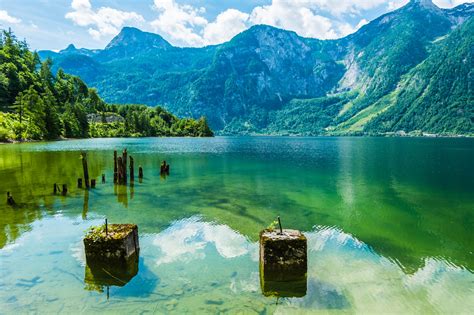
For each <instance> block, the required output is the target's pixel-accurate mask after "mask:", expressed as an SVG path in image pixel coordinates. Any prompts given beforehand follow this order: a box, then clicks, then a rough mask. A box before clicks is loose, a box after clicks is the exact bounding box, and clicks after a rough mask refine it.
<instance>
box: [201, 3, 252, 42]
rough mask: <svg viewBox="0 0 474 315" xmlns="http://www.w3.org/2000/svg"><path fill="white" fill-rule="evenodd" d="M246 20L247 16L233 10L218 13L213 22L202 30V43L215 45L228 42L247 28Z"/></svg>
mask: <svg viewBox="0 0 474 315" xmlns="http://www.w3.org/2000/svg"><path fill="white" fill-rule="evenodd" d="M248 19H249V14H246V13H243V12H241V11H239V10H235V9H228V10H226V11H224V12H222V13H220V14H219V15H218V16H217V17H216V20H215V21H214V22H212V23H209V24H207V25H206V27H205V28H204V31H203V39H204V42H205V43H207V44H216V43H222V42H225V41H228V40H229V39H231V38H232V37H233V36H235V35H237V34H238V33H240V32H242V31H244V30H245V29H247V28H248Z"/></svg>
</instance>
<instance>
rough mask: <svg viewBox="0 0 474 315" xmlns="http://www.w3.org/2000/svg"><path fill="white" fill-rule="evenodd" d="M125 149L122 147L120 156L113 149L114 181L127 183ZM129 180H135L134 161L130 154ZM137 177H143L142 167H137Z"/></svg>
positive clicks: (140, 178)
mask: <svg viewBox="0 0 474 315" xmlns="http://www.w3.org/2000/svg"><path fill="white" fill-rule="evenodd" d="M127 158H128V154H127V149H124V150H123V152H122V156H119V157H117V151H116V150H115V151H114V183H115V184H127ZM129 169H130V182H133V181H135V163H134V160H133V157H132V156H130V165H129ZM138 179H139V180H142V179H143V168H142V167H141V165H140V166H139V167H138Z"/></svg>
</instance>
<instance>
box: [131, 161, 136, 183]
mask: <svg viewBox="0 0 474 315" xmlns="http://www.w3.org/2000/svg"><path fill="white" fill-rule="evenodd" d="M133 181H135V171H134V169H133V157H132V156H131V155H130V182H133Z"/></svg>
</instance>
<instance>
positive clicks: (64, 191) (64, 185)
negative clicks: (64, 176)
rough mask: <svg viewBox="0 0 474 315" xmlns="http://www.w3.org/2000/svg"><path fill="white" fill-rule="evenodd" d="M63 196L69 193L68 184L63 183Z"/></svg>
mask: <svg viewBox="0 0 474 315" xmlns="http://www.w3.org/2000/svg"><path fill="white" fill-rule="evenodd" d="M61 193H62V195H63V196H66V195H67V185H66V184H63V191H62V192H61Z"/></svg>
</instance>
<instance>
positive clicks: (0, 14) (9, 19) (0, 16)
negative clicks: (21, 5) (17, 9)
mask: <svg viewBox="0 0 474 315" xmlns="http://www.w3.org/2000/svg"><path fill="white" fill-rule="evenodd" d="M0 22H6V23H10V24H18V23H20V22H21V19H19V18H16V17H13V16H11V15H10V14H8V12H7V11H5V10H0Z"/></svg>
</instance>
